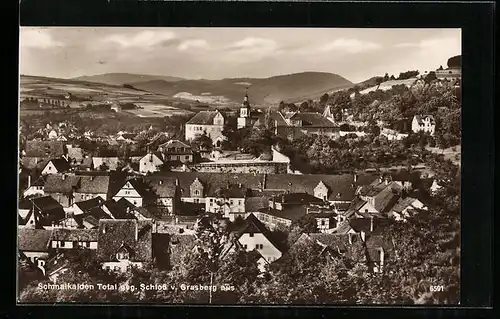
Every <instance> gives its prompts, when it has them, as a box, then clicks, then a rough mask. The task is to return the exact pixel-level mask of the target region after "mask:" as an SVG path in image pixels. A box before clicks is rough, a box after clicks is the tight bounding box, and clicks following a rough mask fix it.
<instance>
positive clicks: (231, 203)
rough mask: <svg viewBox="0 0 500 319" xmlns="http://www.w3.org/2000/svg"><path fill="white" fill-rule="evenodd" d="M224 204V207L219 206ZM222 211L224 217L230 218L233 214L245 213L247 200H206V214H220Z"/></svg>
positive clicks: (208, 198) (210, 198) (207, 198)
mask: <svg viewBox="0 0 500 319" xmlns="http://www.w3.org/2000/svg"><path fill="white" fill-rule="evenodd" d="M219 204H223V205H219ZM220 209H222V213H223V214H224V217H230V214H231V213H245V198H229V199H222V198H217V197H206V198H205V211H206V212H212V213H215V212H219V210H220Z"/></svg>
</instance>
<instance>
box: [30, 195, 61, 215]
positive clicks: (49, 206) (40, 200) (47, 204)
mask: <svg viewBox="0 0 500 319" xmlns="http://www.w3.org/2000/svg"><path fill="white" fill-rule="evenodd" d="M31 202H32V203H33V204H34V205H35V207H37V208H38V209H39V210H41V211H52V210H55V209H62V206H61V204H59V202H57V201H56V200H55V199H54V198H52V197H51V196H42V197H35V198H32V199H31Z"/></svg>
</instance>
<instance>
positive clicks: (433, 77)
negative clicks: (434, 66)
mask: <svg viewBox="0 0 500 319" xmlns="http://www.w3.org/2000/svg"><path fill="white" fill-rule="evenodd" d="M435 80H437V76H436V72H434V71H431V72H429V73H428V74H427V75H426V76H425V78H424V82H425V83H426V84H430V83H431V82H432V81H435Z"/></svg>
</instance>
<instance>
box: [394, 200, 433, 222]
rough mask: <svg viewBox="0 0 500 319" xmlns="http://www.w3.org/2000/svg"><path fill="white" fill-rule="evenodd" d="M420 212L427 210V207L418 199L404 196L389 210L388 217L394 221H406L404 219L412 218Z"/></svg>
mask: <svg viewBox="0 0 500 319" xmlns="http://www.w3.org/2000/svg"><path fill="white" fill-rule="evenodd" d="M420 210H427V207H426V206H425V204H424V203H422V202H421V201H420V200H419V199H418V198H415V197H411V196H406V197H401V198H400V199H399V200H398V201H397V203H396V204H395V205H394V206H393V207H392V208H391V210H390V211H389V214H388V216H389V217H390V218H394V219H395V220H398V221H399V220H403V221H404V220H406V218H408V217H411V216H414V215H415V214H417V213H418V211H420Z"/></svg>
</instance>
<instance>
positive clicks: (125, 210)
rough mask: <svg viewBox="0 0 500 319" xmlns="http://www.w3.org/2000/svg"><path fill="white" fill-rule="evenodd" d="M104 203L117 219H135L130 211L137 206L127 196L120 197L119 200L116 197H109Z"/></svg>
mask: <svg viewBox="0 0 500 319" xmlns="http://www.w3.org/2000/svg"><path fill="white" fill-rule="evenodd" d="M102 205H103V207H106V208H107V209H108V210H109V212H110V213H111V215H112V216H113V217H114V218H116V219H135V217H134V215H133V214H132V213H130V211H131V210H133V209H135V208H136V207H135V206H134V205H133V204H132V203H130V202H129V201H128V200H126V199H125V198H120V200H118V201H117V202H116V201H115V200H114V199H109V200H107V201H105V202H104V203H103V204H102Z"/></svg>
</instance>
